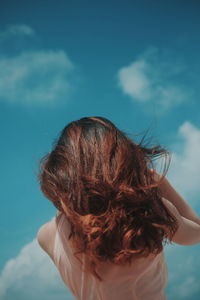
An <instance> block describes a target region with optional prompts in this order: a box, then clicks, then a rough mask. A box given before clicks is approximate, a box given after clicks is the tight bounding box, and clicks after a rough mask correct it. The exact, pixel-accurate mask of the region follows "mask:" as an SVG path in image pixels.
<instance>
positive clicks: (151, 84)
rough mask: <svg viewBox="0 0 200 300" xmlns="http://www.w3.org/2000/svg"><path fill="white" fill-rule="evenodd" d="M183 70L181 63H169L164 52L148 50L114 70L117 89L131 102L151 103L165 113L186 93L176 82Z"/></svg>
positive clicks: (178, 82) (185, 96) (183, 98)
mask: <svg viewBox="0 0 200 300" xmlns="http://www.w3.org/2000/svg"><path fill="white" fill-rule="evenodd" d="M184 68H185V66H184V65H183V64H182V63H181V62H178V61H174V60H173V59H171V61H170V60H169V57H168V56H167V55H166V54H165V53H164V54H162V53H160V52H159V51H158V49H156V48H150V49H148V50H147V51H146V52H144V53H143V54H142V55H140V56H139V57H138V58H137V59H136V60H135V61H133V62H132V63H131V64H130V65H128V66H124V67H122V68H121V69H120V70H119V71H118V81H119V86H120V87H121V88H122V90H123V92H124V93H125V94H126V95H128V96H130V98H131V99H132V100H133V101H136V102H140V103H145V104H148V103H150V104H151V105H152V103H154V104H155V105H156V106H158V107H159V110H160V112H165V111H167V110H168V109H170V108H171V107H173V106H177V105H179V104H180V103H182V102H184V101H185V100H186V99H187V97H188V96H189V94H190V93H189V90H187V91H186V89H185V87H184V85H182V84H181V83H180V80H179V79H180V74H181V72H183V70H184ZM182 76H183V73H182Z"/></svg>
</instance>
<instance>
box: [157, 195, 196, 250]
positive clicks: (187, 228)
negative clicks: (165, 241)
mask: <svg viewBox="0 0 200 300" xmlns="http://www.w3.org/2000/svg"><path fill="white" fill-rule="evenodd" d="M162 201H163V203H164V205H165V206H166V207H167V208H168V209H169V211H170V212H171V213H172V214H173V215H174V216H175V217H176V219H177V221H178V229H177V231H176V232H175V234H174V236H173V237H172V242H174V243H176V244H180V245H184V246H192V245H195V244H198V243H200V225H198V224H197V223H196V222H193V221H191V220H189V219H188V218H185V217H183V216H181V215H180V213H179V212H178V210H177V208H176V207H175V206H174V205H173V204H172V202H170V201H169V200H167V199H165V198H162Z"/></svg>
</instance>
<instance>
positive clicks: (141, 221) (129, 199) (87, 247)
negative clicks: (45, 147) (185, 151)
mask: <svg viewBox="0 0 200 300" xmlns="http://www.w3.org/2000/svg"><path fill="white" fill-rule="evenodd" d="M163 155H164V156H165V157H167V155H168V153H167V152H166V150H164V149H162V148H161V147H160V146H156V147H151V148H148V147H145V146H144V145H142V142H141V143H139V144H136V143H135V142H133V141H132V140H131V139H130V138H129V137H128V136H127V135H126V134H125V133H123V132H122V131H120V130H119V129H118V128H117V127H116V126H115V125H114V124H113V123H112V122H110V121H109V120H107V119H105V118H103V117H87V118H82V119H80V120H78V121H74V122H71V123H70V124H68V125H67V126H66V127H65V128H64V129H63V131H62V133H61V135H60V137H59V139H58V141H57V143H56V145H55V147H54V149H53V150H52V151H51V153H50V154H49V155H47V156H46V157H45V158H44V160H43V162H42V168H41V173H40V182H41V189H42V191H43V193H44V195H45V196H46V197H47V198H48V199H49V200H50V201H52V202H53V204H54V205H55V207H56V208H57V209H58V213H57V216H56V217H55V218H54V219H53V220H52V221H50V222H48V223H47V224H44V225H43V226H42V227H41V228H40V229H39V231H38V235H37V238H38V241H39V244H40V246H41V247H42V248H43V249H44V251H46V252H47V253H48V255H49V256H50V257H51V259H52V260H53V262H54V263H55V265H56V267H57V268H58V270H59V272H60V275H61V277H62V279H63V281H64V283H65V284H66V285H67V286H68V288H69V289H70V290H71V292H72V293H73V294H74V296H75V298H76V299H82V300H89V299H91V300H98V299H102V300H112V299H115V300H118V299H120V300H121V299H126V300H133V299H135V300H136V299H137V300H141V299H147V300H151V299H154V300H161V299H166V298H165V295H164V289H165V287H166V283H167V266H166V263H165V258H164V253H163V246H164V244H165V243H166V242H174V243H177V244H181V245H194V244H196V243H199V242H200V219H199V218H198V216H197V215H196V214H195V213H194V212H193V210H192V209H191V207H190V206H189V205H188V204H187V203H186V202H185V201H184V199H183V198H182V197H181V196H180V195H179V194H178V193H177V192H176V191H175V190H174V188H173V187H172V186H171V185H170V183H169V182H168V181H167V179H166V178H165V174H166V170H167V164H166V163H165V170H164V174H163V175H162V176H161V175H159V174H157V173H156V171H155V169H154V165H153V161H154V159H156V158H158V157H159V156H163Z"/></svg>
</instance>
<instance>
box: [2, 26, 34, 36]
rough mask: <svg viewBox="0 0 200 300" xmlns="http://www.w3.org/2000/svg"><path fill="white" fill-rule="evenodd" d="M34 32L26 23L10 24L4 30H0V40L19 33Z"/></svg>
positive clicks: (28, 33)
mask: <svg viewBox="0 0 200 300" xmlns="http://www.w3.org/2000/svg"><path fill="white" fill-rule="evenodd" d="M34 34H35V32H34V30H33V29H32V28H31V27H30V26H28V25H26V24H16V25H10V26H8V27H7V28H6V30H5V31H3V32H0V40H3V39H5V38H10V37H15V36H19V35H24V36H33V35H34Z"/></svg>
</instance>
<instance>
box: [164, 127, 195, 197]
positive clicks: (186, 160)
mask: <svg viewBox="0 0 200 300" xmlns="http://www.w3.org/2000/svg"><path fill="white" fill-rule="evenodd" d="M199 149H200V128H197V127H196V126H194V125H193V124H192V123H190V122H188V121H186V122H185V123H184V124H182V125H181V126H180V128H179V130H178V134H177V152H176V153H174V154H173V156H172V162H171V167H170V171H169V177H170V179H171V181H172V182H173V183H174V185H175V186H176V188H177V189H178V190H179V191H181V193H182V194H183V195H184V196H188V197H189V199H191V196H193V195H197V194H199V192H200V184H199V170H200V155H199ZM196 201H197V199H196Z"/></svg>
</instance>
